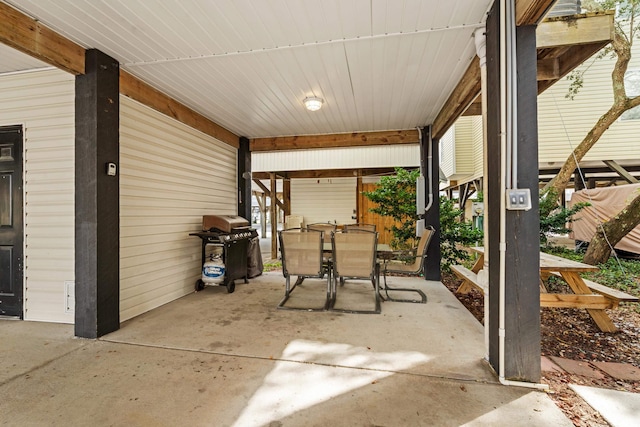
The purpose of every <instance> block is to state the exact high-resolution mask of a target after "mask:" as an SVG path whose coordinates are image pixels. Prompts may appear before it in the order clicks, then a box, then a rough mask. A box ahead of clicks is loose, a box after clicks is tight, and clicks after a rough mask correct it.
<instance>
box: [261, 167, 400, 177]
mask: <svg viewBox="0 0 640 427" xmlns="http://www.w3.org/2000/svg"><path fill="white" fill-rule="evenodd" d="M292 166H293V167H295V165H292ZM409 169H410V168H409ZM358 171H362V172H361V173H362V175H363V176H367V175H384V174H389V175H392V174H394V173H395V170H394V168H369V169H317V170H301V171H286V172H277V173H279V174H283V175H286V177H287V178H318V179H319V178H347V177H350V178H352V177H354V176H358ZM251 176H252V177H253V178H254V179H269V172H252V174H251Z"/></svg>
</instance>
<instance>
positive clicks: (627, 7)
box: [565, 0, 640, 99]
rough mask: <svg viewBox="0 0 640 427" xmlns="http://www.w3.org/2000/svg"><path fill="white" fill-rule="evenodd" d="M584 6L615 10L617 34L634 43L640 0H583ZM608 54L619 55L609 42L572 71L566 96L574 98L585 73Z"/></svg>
mask: <svg viewBox="0 0 640 427" xmlns="http://www.w3.org/2000/svg"><path fill="white" fill-rule="evenodd" d="M582 8H583V9H585V10H587V11H589V12H604V11H607V10H615V11H616V19H615V21H614V25H615V27H616V34H617V35H619V36H622V37H624V38H625V41H626V42H627V43H628V45H629V47H631V46H632V45H633V41H634V39H635V38H637V37H638V36H639V31H638V30H640V20H639V19H637V18H638V17H639V16H640V0H583V1H582ZM607 56H609V57H611V58H612V59H614V58H615V57H616V56H617V54H616V51H615V50H614V48H613V46H612V45H611V44H608V45H607V46H605V47H604V48H603V49H602V50H601V51H600V52H598V54H597V55H596V56H594V57H593V60H592V61H591V63H590V64H589V65H588V66H586V67H580V68H579V69H576V70H573V71H571V72H570V73H569V74H568V75H567V80H568V81H569V89H568V91H567V93H566V94H565V98H569V99H574V98H575V96H576V95H577V94H578V92H580V89H582V87H583V86H584V74H585V73H586V71H587V70H588V69H589V68H590V67H591V65H593V63H594V62H596V61H598V60H600V59H602V58H605V57H607Z"/></svg>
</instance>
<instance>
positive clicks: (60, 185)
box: [0, 69, 75, 323]
mask: <svg viewBox="0 0 640 427" xmlns="http://www.w3.org/2000/svg"><path fill="white" fill-rule="evenodd" d="M74 114H75V79H74V76H73V75H71V74H68V73H65V72H62V71H59V70H53V69H49V70H40V71H33V72H28V73H19V74H11V75H5V76H0V125H12V124H23V125H24V128H25V132H24V136H25V141H24V152H25V156H24V159H25V160H24V161H25V163H24V181H25V185H24V208H25V210H24V219H25V221H24V244H25V252H24V255H25V256H24V285H25V292H24V318H25V320H38V321H47V322H61V323H73V322H74V314H73V309H74V306H73V300H71V301H67V299H66V294H65V281H68V282H70V283H71V284H73V281H74V280H75V271H74V270H75V269H74V265H75V264H74V262H75V252H74V246H75V243H74V227H75V226H74V218H75V207H74V193H75V186H74V180H75V179H74V171H75V165H74V159H75V154H74V153H75V148H74V147H75V118H74ZM70 291H71V292H73V288H72V289H71V290H70ZM67 302H70V303H71V306H70V307H69V308H70V310H67Z"/></svg>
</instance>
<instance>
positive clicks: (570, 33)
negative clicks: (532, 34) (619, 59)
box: [536, 12, 614, 50]
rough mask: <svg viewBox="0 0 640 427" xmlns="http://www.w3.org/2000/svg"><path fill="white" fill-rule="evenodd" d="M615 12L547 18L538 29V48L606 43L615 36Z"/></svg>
mask: <svg viewBox="0 0 640 427" xmlns="http://www.w3.org/2000/svg"><path fill="white" fill-rule="evenodd" d="M613 31H614V27H613V13H612V12H599V13H595V12H594V13H581V14H579V15H571V16H559V17H554V18H549V19H546V20H545V21H543V22H541V23H540V24H539V25H538V28H537V30H536V48H537V49H538V50H540V49H548V48H551V47H559V46H576V45H584V44H593V43H604V44H605V45H606V44H607V43H609V41H610V40H611V39H612V38H613Z"/></svg>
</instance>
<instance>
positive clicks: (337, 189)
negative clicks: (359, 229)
mask: <svg viewBox="0 0 640 427" xmlns="http://www.w3.org/2000/svg"><path fill="white" fill-rule="evenodd" d="M356 186H357V182H356V178H330V179H326V178H323V179H314V178H298V179H292V180H291V213H292V214H293V215H302V216H304V222H305V224H311V223H314V222H334V221H336V222H337V223H338V224H350V223H353V222H355V220H354V219H352V218H351V217H352V216H353V215H355V214H354V210H355V209H356Z"/></svg>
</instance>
